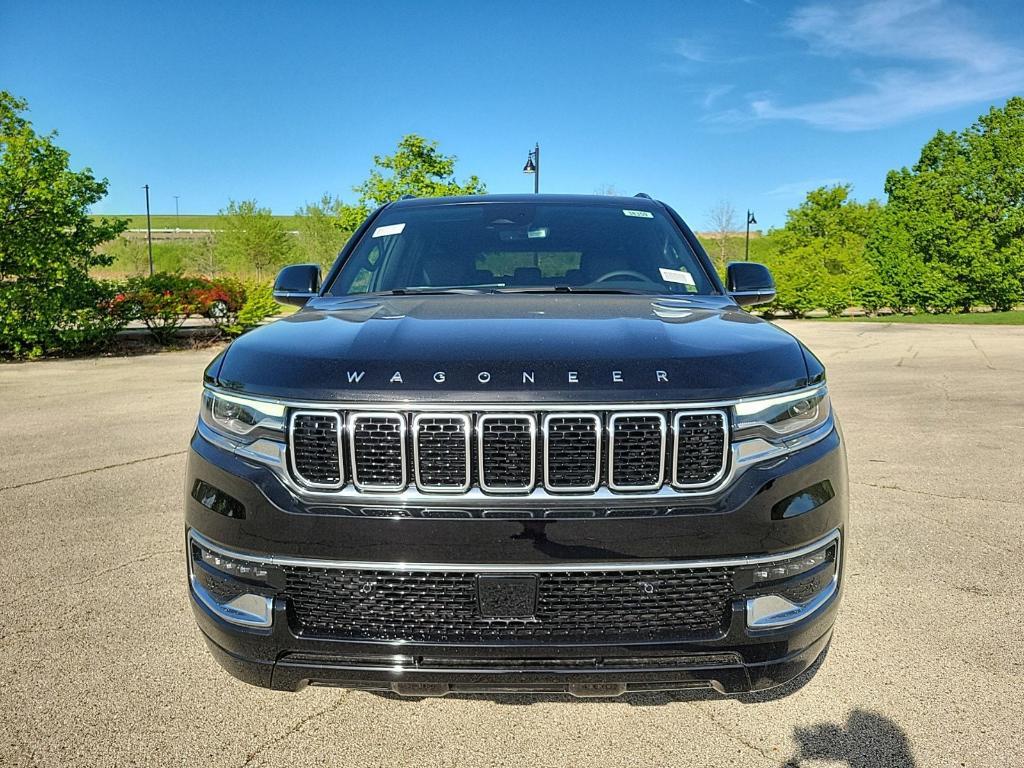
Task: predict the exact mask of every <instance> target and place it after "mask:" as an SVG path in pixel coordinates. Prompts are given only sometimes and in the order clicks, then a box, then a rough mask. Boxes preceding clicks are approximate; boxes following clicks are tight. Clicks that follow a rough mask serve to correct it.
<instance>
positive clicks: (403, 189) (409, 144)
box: [344, 133, 487, 229]
mask: <svg viewBox="0 0 1024 768" xmlns="http://www.w3.org/2000/svg"><path fill="white" fill-rule="evenodd" d="M438 146H439V144H438V142H436V141H430V140H429V139H425V138H423V137H422V136H417V135H416V134H415V133H410V134H408V135H406V136H403V137H402V140H401V141H399V142H398V147H397V148H396V149H395V153H394V154H393V155H374V156H373V164H374V166H375V167H374V168H373V169H372V170H371V171H370V175H369V177H368V178H367V179H366V181H364V182H363V183H362V184H360V185H358V186H356V187H353V189H354V190H355V191H356V192H357V193H358V194H359V202H358V204H357V205H356V206H353V207H352V208H350V209H349V210H348V211H347V213H348V215H349V216H351V215H352V214H353V213H356V214H358V213H361V214H362V215H361V216H359V220H361V219H362V218H363V217H365V215H366V214H368V213H369V212H370V210H371V209H372V208H376V207H377V206H380V205H384V204H385V203H390V202H394V201H395V200H398V199H399V198H401V197H402V195H413V196H414V197H444V196H446V195H482V194H483V193H484V192H486V191H487V187H486V186H485V185H484V183H483V182H482V181H480V179H479V178H478V177H477V176H475V175H472V176H470V177H469V178H468V179H466V180H465V181H462V182H460V181H458V180H457V179H456V178H455V163H456V161H457V160H458V158H457V157H456V156H455V155H444V154H441V152H440V151H438ZM353 208H354V209H355V210H354V211H353V210H352V209H353ZM351 223H352V222H351V220H348V221H345V222H344V224H346V225H348V224H351ZM355 223H356V225H357V226H358V223H359V221H356V222H355ZM353 229H354V227H353Z"/></svg>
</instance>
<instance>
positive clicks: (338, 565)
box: [188, 529, 840, 577]
mask: <svg viewBox="0 0 1024 768" xmlns="http://www.w3.org/2000/svg"><path fill="white" fill-rule="evenodd" d="M188 535H189V539H190V540H192V541H195V542H196V543H197V544H199V545H200V546H202V547H205V548H206V549H209V550H211V551H213V552H216V553H218V554H220V555H223V556H224V557H230V558H232V559H235V560H246V561H249V562H254V563H261V564H263V565H270V566H275V565H276V566H290V567H298V568H329V569H335V570H350V571H424V572H444V571H454V572H463V573H572V572H578V571H657V570H671V569H675V568H741V567H746V566H755V565H760V564H762V563H773V562H777V561H780V560H789V559H792V558H797V557H802V556H803V555H808V554H810V553H811V552H814V551H816V550H819V549H821V548H822V547H826V546H828V545H829V544H831V543H832V542H833V541H839V539H840V533H839V529H836V530H834V531H832V532H831V533H829V534H827V535H826V536H823V537H822V538H820V539H818V540H817V541H813V542H811V543H810V544H807V545H805V546H803V547H800V548H799V549H793V550H788V551H786V552H776V553H774V554H771V555H753V556H747V557H723V558H708V559H703V560H668V561H665V560H659V561H646V560H645V561H640V562H637V561H625V562H601V561H596V562H594V561H591V562H586V563H557V564H546V563H393V562H390V563H389V562H383V563H381V562H369V561H362V560H320V559H315V558H304V557H288V556H283V555H262V556H261V555H252V554H247V553H244V552H238V551H236V550H233V549H227V548H225V547H222V546H221V545H219V544H216V543H214V542H212V541H210V540H209V539H207V538H206V537H205V536H203V535H202V534H201V533H198V532H197V531H196V530H195V529H190V530H189V532H188ZM838 573H839V560H838V556H837V559H836V574H837V577H838Z"/></svg>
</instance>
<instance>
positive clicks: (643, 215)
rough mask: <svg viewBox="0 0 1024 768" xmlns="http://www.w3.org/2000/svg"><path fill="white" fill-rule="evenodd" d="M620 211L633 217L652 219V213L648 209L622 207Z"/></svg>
mask: <svg viewBox="0 0 1024 768" xmlns="http://www.w3.org/2000/svg"><path fill="white" fill-rule="evenodd" d="M622 212H623V213H624V214H626V215H627V216H632V217H633V218H635V219H653V218H654V214H653V213H651V212H650V211H631V210H629V209H628V208H623V209H622Z"/></svg>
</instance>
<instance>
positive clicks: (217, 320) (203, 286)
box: [194, 277, 247, 331]
mask: <svg viewBox="0 0 1024 768" xmlns="http://www.w3.org/2000/svg"><path fill="white" fill-rule="evenodd" d="M199 280H200V281H201V282H200V284H199V286H198V287H197V288H195V290H194V296H195V300H196V303H197V305H198V307H199V312H200V313H201V314H203V315H206V316H207V317H208V318H210V319H211V320H212V321H213V323H214V325H216V326H217V329H218V330H220V331H224V329H225V328H229V327H231V326H233V325H234V324H235V322H236V320H237V319H238V313H239V311H240V310H241V309H242V307H243V306H245V301H246V296H247V291H246V288H245V285H243V284H242V283H241V282H239V281H238V280H234V279H232V278H229V277H220V278H215V279H213V280H208V279H206V278H199Z"/></svg>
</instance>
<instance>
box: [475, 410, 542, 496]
mask: <svg viewBox="0 0 1024 768" xmlns="http://www.w3.org/2000/svg"><path fill="white" fill-rule="evenodd" d="M477 429H478V430H479V434H480V487H481V488H483V489H484V490H487V491H528V490H530V489H531V488H533V484H534V479H535V477H536V474H535V473H536V467H535V464H536V447H537V422H536V421H535V420H534V418H533V416H526V415H517V414H509V415H507V416H506V415H503V416H497V415H491V414H488V415H486V416H481V417H480V421H479V425H478V427H477Z"/></svg>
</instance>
